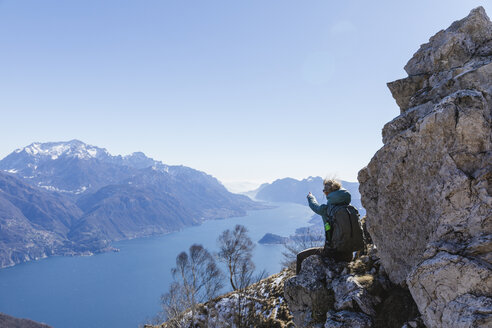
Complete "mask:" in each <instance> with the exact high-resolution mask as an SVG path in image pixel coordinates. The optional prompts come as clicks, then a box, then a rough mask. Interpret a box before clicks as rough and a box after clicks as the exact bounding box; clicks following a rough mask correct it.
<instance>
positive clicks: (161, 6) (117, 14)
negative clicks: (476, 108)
mask: <svg viewBox="0 0 492 328" xmlns="http://www.w3.org/2000/svg"><path fill="white" fill-rule="evenodd" d="M479 5H482V6H484V8H485V10H486V11H487V12H488V14H489V15H490V14H491V13H492V1H472V0H470V1H465V0H434V1H429V0H425V1H424V0H419V1H366V0H360V1H328V0H326V1H315V0H311V1H298V0H297V1H289V0H276V1H273V0H272V1H268V0H258V1H255V0H248V1H231V0H222V1H214V0H196V1H184V0H183V1H178V0H173V1H171V0H169V1H165V0H159V1H157V0H146V1H137V0H132V1H130V0H106V1H104V0H71V1H66V0H56V1H55V0H42V1H41V0H30V1H27V0H4V1H0V56H1V57H0V58H1V65H0V112H1V122H2V123H1V129H0V158H3V157H4V156H6V155H7V154H9V153H10V152H12V151H13V150H14V149H16V148H19V147H23V146H25V145H27V144H30V143H31V142H34V141H39V142H45V141H62V140H70V139H80V140H82V141H84V142H86V143H89V144H92V145H96V146H99V147H104V148H107V149H108V150H109V151H110V152H111V153H112V154H129V153H132V152H134V151H143V152H144V153H146V154H147V155H148V156H151V157H153V158H155V159H158V160H161V161H163V162H164V163H167V164H183V165H187V166H190V167H193V168H196V169H199V170H203V171H205V172H207V173H210V174H212V175H213V176H215V177H217V178H218V179H220V180H222V181H225V182H231V181H256V182H261V181H271V180H273V179H275V178H282V177H287V176H290V177H296V178H303V177H307V176H309V175H313V176H316V175H320V176H326V175H332V174H336V175H338V176H339V177H340V178H342V179H345V180H351V181H355V180H356V177H357V172H358V171H359V170H360V169H361V168H362V167H364V166H365V165H366V164H367V163H368V162H369V160H370V159H371V157H372V156H373V154H374V153H375V152H376V151H377V150H378V149H379V148H380V147H381V146H382V143H381V128H382V127H383V125H384V124H385V123H386V122H388V121H390V120H391V119H393V118H394V117H395V116H397V115H398V113H399V109H398V107H397V105H396V103H395V102H394V100H393V99H392V97H391V94H390V92H389V91H388V89H387V87H386V82H389V81H393V80H395V79H399V78H403V77H406V73H405V72H404V70H403V66H404V65H405V64H406V62H407V61H408V60H409V59H410V58H411V56H412V54H413V53H414V52H415V51H416V50H417V49H418V47H419V46H420V44H422V43H425V42H427V40H428V39H429V37H431V36H432V35H433V34H435V33H436V32H437V31H439V30H440V29H444V28H447V27H448V26H449V25H450V24H451V23H452V22H453V21H454V20H457V19H461V18H463V17H465V16H466V15H467V14H468V13H469V11H470V10H471V9H472V8H475V7H477V6H479Z"/></svg>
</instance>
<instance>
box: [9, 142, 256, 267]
mask: <svg viewBox="0 0 492 328" xmlns="http://www.w3.org/2000/svg"><path fill="white" fill-rule="evenodd" d="M0 170H1V171H3V172H1V171H0V267H5V266H9V265H13V264H16V263H20V262H24V261H29V260H32V259H38V258H42V257H46V256H50V255H66V254H90V253H93V252H100V251H104V250H108V249H110V243H111V241H116V240H122V239H129V238H136V237H142V236H148V235H152V234H158V233H167V232H170V231H175V230H179V229H182V228H184V227H187V226H192V225H197V224H200V223H201V222H203V220H208V219H217V218H227V217H233V216H242V215H244V214H245V213H246V211H247V210H254V209H260V208H265V206H264V205H262V204H260V203H257V202H254V201H252V200H251V199H249V198H248V197H246V196H244V195H236V194H232V193H230V192H228V191H227V190H226V188H225V187H224V186H223V185H222V184H221V183H220V182H219V181H218V180H217V179H215V178H214V177H212V176H210V175H207V174H206V173H204V172H200V171H197V170H194V169H191V168H188V167H184V166H168V165H165V164H163V163H161V162H159V161H155V160H153V159H151V158H149V157H146V156H145V154H143V153H140V152H137V153H133V154H132V155H128V156H112V155H111V154H109V152H108V151H107V150H106V149H103V148H98V147H95V146H90V145H87V144H85V143H83V142H81V141H78V140H72V141H68V142H50V143H33V144H31V145H29V146H26V147H24V148H21V149H18V150H15V151H14V152H12V153H11V154H10V155H8V156H7V157H5V158H4V159H3V160H1V161H0Z"/></svg>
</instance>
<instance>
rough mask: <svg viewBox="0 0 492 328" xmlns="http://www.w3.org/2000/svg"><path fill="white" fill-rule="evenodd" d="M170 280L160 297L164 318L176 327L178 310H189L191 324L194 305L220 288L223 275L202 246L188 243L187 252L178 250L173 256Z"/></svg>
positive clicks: (192, 322)
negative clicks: (171, 278)
mask: <svg viewBox="0 0 492 328" xmlns="http://www.w3.org/2000/svg"><path fill="white" fill-rule="evenodd" d="M171 273H172V275H173V278H174V282H173V283H172V284H171V286H170V288H169V292H168V293H166V294H164V295H163V296H162V298H161V300H162V306H163V310H164V312H165V314H166V316H167V319H168V320H171V321H172V320H174V321H176V322H173V324H175V326H176V327H180V326H181V324H180V313H182V312H183V311H184V310H186V309H190V311H191V324H192V326H193V325H194V323H195V314H196V308H197V305H198V304H199V303H203V302H205V301H207V300H209V299H211V298H213V297H215V296H217V294H218V292H219V291H220V290H221V289H222V288H223V287H224V285H223V283H222V281H223V274H222V272H221V271H220V269H219V268H218V266H217V265H216V263H215V260H214V258H213V257H212V255H210V253H209V252H208V251H207V250H206V249H205V248H203V246H202V245H196V244H195V245H192V246H191V247H190V249H189V254H187V253H186V252H181V253H180V254H179V255H178V256H177V257H176V267H174V268H173V269H171Z"/></svg>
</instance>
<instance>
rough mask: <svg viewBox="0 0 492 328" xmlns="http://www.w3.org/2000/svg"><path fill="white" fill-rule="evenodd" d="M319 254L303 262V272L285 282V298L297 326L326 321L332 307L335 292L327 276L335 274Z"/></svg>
mask: <svg viewBox="0 0 492 328" xmlns="http://www.w3.org/2000/svg"><path fill="white" fill-rule="evenodd" d="M327 270H328V268H327V266H326V265H325V264H324V263H323V259H322V258H321V257H320V256H318V255H313V256H310V257H308V258H307V259H305V260H304V261H303V262H302V269H301V272H300V273H299V274H298V275H296V276H294V277H292V278H290V279H289V280H287V281H286V282H285V284H284V296H285V300H286V301H287V303H288V304H289V309H290V311H291V312H292V316H293V317H294V319H293V321H294V323H295V324H296V326H297V327H308V326H312V325H313V324H315V323H319V322H321V321H324V320H325V318H326V313H327V312H328V310H329V309H330V308H332V306H333V303H334V300H333V292H332V291H329V290H328V288H327V287H328V286H327V281H326V280H327V278H328V279H330V277H332V276H333V274H332V273H331V272H330V271H329V270H328V274H327Z"/></svg>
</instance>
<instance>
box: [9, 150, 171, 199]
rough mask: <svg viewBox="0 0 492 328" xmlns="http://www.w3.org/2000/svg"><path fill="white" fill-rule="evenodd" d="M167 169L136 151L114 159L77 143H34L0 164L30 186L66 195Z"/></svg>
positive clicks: (102, 151)
mask: <svg viewBox="0 0 492 328" xmlns="http://www.w3.org/2000/svg"><path fill="white" fill-rule="evenodd" d="M146 167H155V168H156V169H158V170H162V171H166V170H167V171H168V170H169V169H168V166H167V165H165V164H163V163H161V162H159V161H155V160H153V159H152V158H149V157H147V156H145V154H144V153H141V152H136V153H133V154H131V155H127V156H121V155H118V156H113V155H111V154H110V153H109V152H108V151H107V150H106V149H104V148H99V147H96V146H91V145H87V144H85V143H83V142H82V141H79V140H71V141H68V142H47V143H39V142H35V143H32V144H30V145H29V146H26V147H23V148H20V149H17V150H15V151H14V152H12V153H11V154H9V155H8V156H7V157H5V158H4V159H3V160H1V161H0V171H4V172H7V173H10V174H14V175H15V176H17V177H19V178H22V179H24V180H26V181H27V182H29V183H30V184H32V185H35V186H37V187H41V188H44V189H47V190H50V191H57V192H61V193H65V194H68V195H70V194H71V195H79V194H83V193H86V192H90V191H94V190H96V189H98V188H100V187H102V186H104V185H107V184H111V183H116V182H118V181H120V180H123V179H125V178H128V177H130V176H132V174H133V171H134V169H142V168H146Z"/></svg>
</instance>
